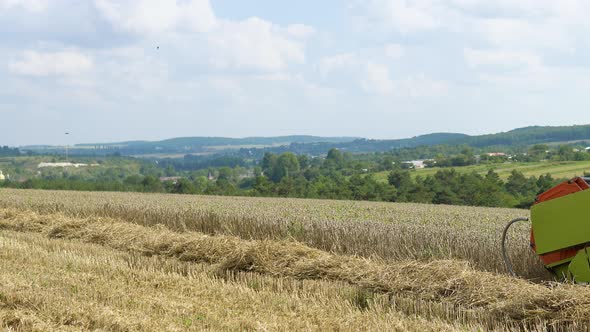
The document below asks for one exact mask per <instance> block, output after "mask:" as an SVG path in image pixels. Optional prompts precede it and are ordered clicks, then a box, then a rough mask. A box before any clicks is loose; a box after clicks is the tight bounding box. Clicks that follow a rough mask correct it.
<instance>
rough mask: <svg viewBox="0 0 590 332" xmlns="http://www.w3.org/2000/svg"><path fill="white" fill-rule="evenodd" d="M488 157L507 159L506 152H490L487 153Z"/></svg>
mask: <svg viewBox="0 0 590 332" xmlns="http://www.w3.org/2000/svg"><path fill="white" fill-rule="evenodd" d="M486 155H488V156H489V157H506V154H505V153H504V152H490V153H486Z"/></svg>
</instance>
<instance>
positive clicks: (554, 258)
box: [502, 177, 590, 283]
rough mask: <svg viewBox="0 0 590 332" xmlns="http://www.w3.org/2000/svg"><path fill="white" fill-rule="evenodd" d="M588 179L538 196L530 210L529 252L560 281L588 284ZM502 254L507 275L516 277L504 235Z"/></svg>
mask: <svg viewBox="0 0 590 332" xmlns="http://www.w3.org/2000/svg"><path fill="white" fill-rule="evenodd" d="M588 189H590V178H582V177H577V178H574V179H572V180H569V181H565V182H563V183H560V184H558V185H557V186H555V187H553V188H551V189H549V190H548V191H546V192H544V193H542V194H540V195H539V196H537V199H536V201H535V204H534V205H533V206H532V207H531V217H530V221H531V238H530V239H531V240H530V245H531V249H532V250H533V251H534V252H535V253H536V254H537V255H538V256H539V259H540V260H541V262H542V263H543V264H544V265H545V267H546V268H547V269H548V270H549V271H551V272H552V273H553V274H555V276H556V277H558V278H559V279H562V280H570V281H574V282H577V283H590V213H589V210H590V190H588ZM522 220H528V219H527V218H518V219H515V220H512V221H511V222H510V223H508V225H506V228H505V229H504V233H503V234H502V254H503V256H504V261H505V263H506V266H507V268H508V271H509V272H510V273H511V274H512V275H515V273H514V271H513V269H512V264H511V262H510V260H509V259H508V256H507V254H506V246H505V242H506V233H507V231H508V228H509V227H510V226H511V225H512V224H514V223H515V222H518V221H522Z"/></svg>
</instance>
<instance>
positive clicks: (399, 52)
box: [384, 44, 405, 59]
mask: <svg viewBox="0 0 590 332" xmlns="http://www.w3.org/2000/svg"><path fill="white" fill-rule="evenodd" d="M384 50H385V55H387V56H388V57H390V58H392V59H398V58H401V57H402V56H403V55H404V53H405V50H404V47H403V46H402V45H400V44H387V45H385V47H384Z"/></svg>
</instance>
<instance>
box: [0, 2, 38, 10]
mask: <svg viewBox="0 0 590 332" xmlns="http://www.w3.org/2000/svg"><path fill="white" fill-rule="evenodd" d="M48 5H49V0H0V9H11V8H23V9H25V10H28V11H31V12H40V11H43V10H45V9H47V7H48Z"/></svg>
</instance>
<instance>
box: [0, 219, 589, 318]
mask: <svg viewBox="0 0 590 332" xmlns="http://www.w3.org/2000/svg"><path fill="white" fill-rule="evenodd" d="M0 220H1V221H0V229H5V230H10V231H24V232H41V233H43V234H46V235H47V236H48V237H51V238H63V239H75V240H82V241H84V242H89V243H95V244H100V245H104V246H108V247H110V248H113V249H118V250H123V251H126V252H131V253H140V254H142V255H148V256H164V257H171V258H175V259H179V260H181V261H189V262H197V263H199V262H204V263H208V264H213V265H214V268H215V270H216V271H217V273H218V274H220V275H224V274H225V273H226V271H249V272H257V273H261V274H265V275H269V276H274V277H282V278H284V277H288V278H295V279H323V280H328V281H338V282H346V283H348V284H351V285H353V286H358V287H361V288H362V289H365V290H370V291H374V292H378V293H386V294H389V295H390V296H391V297H393V298H396V297H402V298H405V299H411V300H413V301H414V303H416V301H422V302H426V303H430V302H434V303H441V304H447V305H449V306H446V307H445V306H442V307H437V308H438V309H440V308H445V309H444V310H447V311H448V308H449V307H452V308H454V309H455V310H454V313H455V314H456V316H457V317H459V316H460V315H459V314H458V313H459V312H465V311H467V312H469V314H467V315H463V316H461V319H463V320H464V322H463V323H475V322H477V323H479V324H484V326H486V327H488V328H498V327H509V326H513V327H514V326H520V327H525V328H532V327H535V326H536V327H538V326H545V327H546V326H561V324H571V325H567V327H568V328H570V329H573V328H576V327H578V328H581V327H584V326H586V324H588V323H590V318H589V317H590V315H588V313H589V312H590V289H588V288H586V287H583V286H576V285H560V284H555V285H551V286H546V285H539V284H533V283H530V282H528V281H525V280H522V279H515V278H510V277H507V276H503V275H497V274H494V273H489V272H482V271H478V270H475V269H473V268H472V267H471V266H470V265H469V263H467V262H461V261H453V260H440V261H431V262H417V261H399V262H384V261H382V260H380V259H366V258H358V257H352V256H342V255H335V254H330V253H327V252H324V251H321V250H317V249H313V248H309V247H307V246H305V245H302V244H300V243H296V242H292V241H269V240H259V241H246V240H242V239H239V238H236V237H228V236H222V235H218V236H208V235H204V234H200V233H193V232H187V233H177V232H172V231H170V230H168V229H166V228H165V227H164V226H160V227H156V228H153V227H152V228H150V227H144V226H139V225H133V224H130V223H127V222H122V221H117V220H113V219H105V218H97V217H90V218H86V219H81V218H69V217H66V216H64V215H59V214H56V215H39V214H37V213H33V212H22V211H17V210H6V209H5V210H2V212H1V213H0ZM430 308H433V306H430ZM430 315H432V316H435V317H441V318H447V319H448V312H447V314H446V315H445V314H444V313H434V314H433V313H430Z"/></svg>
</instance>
